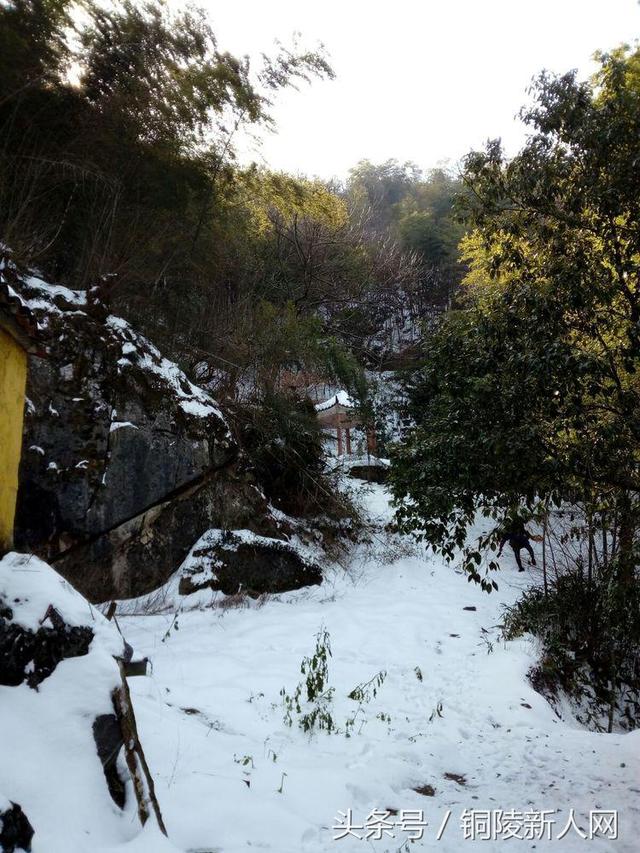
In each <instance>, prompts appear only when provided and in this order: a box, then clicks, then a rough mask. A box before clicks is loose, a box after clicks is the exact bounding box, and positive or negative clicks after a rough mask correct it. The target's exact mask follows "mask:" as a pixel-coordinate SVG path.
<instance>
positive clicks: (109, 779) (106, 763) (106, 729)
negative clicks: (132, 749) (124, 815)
mask: <svg viewBox="0 0 640 853" xmlns="http://www.w3.org/2000/svg"><path fill="white" fill-rule="evenodd" d="M93 740H94V741H95V745H96V751H97V753H98V758H99V759H100V762H101V764H102V769H103V771H104V777H105V780H106V783H107V788H108V789H109V794H110V795H111V799H112V800H113V802H114V803H115V804H116V805H117V806H118V808H121V809H123V808H124V806H125V800H126V788H125V783H124V780H123V779H122V778H121V776H120V773H119V772H118V753H119V752H120V750H121V749H122V744H123V741H122V731H121V729H120V723H119V722H118V718H117V717H116V715H115V714H99V715H98V716H97V717H96V718H95V720H94V721H93Z"/></svg>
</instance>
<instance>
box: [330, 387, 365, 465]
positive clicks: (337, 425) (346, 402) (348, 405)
mask: <svg viewBox="0 0 640 853" xmlns="http://www.w3.org/2000/svg"><path fill="white" fill-rule="evenodd" d="M315 408H316V412H317V413H318V421H319V423H320V425H321V426H322V428H323V429H324V430H325V431H329V432H331V433H333V431H334V430H335V434H336V441H337V455H338V456H343V455H344V454H346V455H347V456H351V454H352V452H353V447H352V441H351V438H352V430H354V429H356V428H360V429H362V430H364V431H365V433H366V436H367V453H368V454H370V455H375V452H376V434H375V431H374V430H373V429H371V428H369V427H367V425H365V424H364V423H363V422H362V419H361V417H360V416H359V413H358V409H357V407H356V404H355V403H354V402H353V400H352V399H351V397H349V395H348V394H347V392H346V391H338V393H337V394H334V395H333V396H332V397H329V399H328V400H325V401H324V402H323V403H317V404H316V407H315Z"/></svg>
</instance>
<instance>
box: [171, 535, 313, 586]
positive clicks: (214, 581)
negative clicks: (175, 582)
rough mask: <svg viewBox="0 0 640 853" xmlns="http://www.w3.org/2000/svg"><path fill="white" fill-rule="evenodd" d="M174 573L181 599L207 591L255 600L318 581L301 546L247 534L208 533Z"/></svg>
mask: <svg viewBox="0 0 640 853" xmlns="http://www.w3.org/2000/svg"><path fill="white" fill-rule="evenodd" d="M178 574H179V577H180V581H179V592H180V594H181V595H190V594H192V593H194V592H197V591H199V590H202V589H212V590H220V591H221V592H223V593H225V595H232V594H235V593H238V592H246V593H248V594H249V595H254V596H255V595H260V594H262V593H265V592H269V593H278V592H286V591H288V590H292V589H299V588H300V587H303V586H312V585H315V584H320V583H321V582H322V572H321V570H320V568H319V567H318V566H317V565H316V564H315V563H314V562H313V561H312V560H311V559H309V557H308V556H307V554H305V553H304V552H303V549H302V547H301V546H299V545H297V544H293V543H290V542H285V541H282V540H281V539H274V538H271V537H267V536H258V535H257V534H255V533H253V532H252V531H250V530H219V529H212V530H208V531H207V532H206V533H205V534H204V535H203V536H201V537H200V539H199V540H198V541H197V542H196V544H195V545H194V546H193V548H192V549H191V552H190V553H189V556H188V557H187V559H186V560H185V561H184V563H183V564H182V566H181V567H180V569H179V572H178Z"/></svg>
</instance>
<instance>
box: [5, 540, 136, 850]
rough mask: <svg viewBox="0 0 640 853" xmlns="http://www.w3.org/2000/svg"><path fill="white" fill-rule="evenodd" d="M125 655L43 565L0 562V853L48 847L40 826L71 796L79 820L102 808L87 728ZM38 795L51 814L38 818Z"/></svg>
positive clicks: (109, 627)
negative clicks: (35, 842) (49, 806)
mask: <svg viewBox="0 0 640 853" xmlns="http://www.w3.org/2000/svg"><path fill="white" fill-rule="evenodd" d="M124 653H125V644H124V642H123V639H122V636H121V635H120V633H119V632H118V630H117V628H116V626H115V625H114V624H113V623H112V622H108V621H107V619H105V617H104V616H103V615H102V614H101V613H100V612H99V611H98V610H97V609H96V608H93V607H91V606H90V605H89V603H88V602H87V601H86V599H84V598H83V597H82V596H81V595H79V594H78V593H77V592H76V590H74V589H73V588H72V587H71V585H70V584H69V583H67V582H66V581H65V580H64V579H63V578H62V577H61V576H60V575H59V574H58V573H57V572H56V571H54V570H53V569H52V568H51V567H50V566H48V565H47V564H46V563H44V562H43V561H42V560H39V559H38V558H37V557H34V556H30V555H25V554H17V553H9V554H7V555H6V556H5V557H3V558H2V559H1V560H0V694H1V696H0V754H1V755H2V762H0V792H2V794H1V795H0V850H16V851H17V850H29V849H30V846H29V845H30V843H31V836H32V835H33V834H34V830H35V837H36V839H39V848H38V849H47V843H46V838H47V835H48V832H49V831H50V830H51V826H48V825H47V821H48V820H56V821H59V820H60V815H61V814H64V811H63V805H66V806H67V809H68V806H69V802H68V801H67V797H68V796H70V795H71V794H70V792H72V791H73V792H75V794H74V796H75V797H76V800H75V801H74V802H73V807H74V809H77V810H78V811H80V812H82V814H81V815H79V818H80V820H81V821H83V822H88V821H90V820H91V819H93V817H94V816H93V814H92V810H93V809H95V808H100V807H102V808H103V809H104V810H105V811H106V809H107V808H108V807H109V806H108V803H105V800H106V797H107V796H108V789H107V786H106V784H105V783H104V782H103V780H102V777H103V773H102V767H101V763H100V759H101V758H102V756H101V755H100V752H99V750H98V749H97V748H95V747H93V744H92V740H93V734H94V732H95V724H94V721H96V720H98V719H102V718H104V716H105V715H108V714H109V713H112V712H113V704H112V696H113V694H114V691H115V690H117V689H118V688H119V686H120V682H121V677H120V669H119V666H118V663H117V661H116V660H115V658H117V657H122V656H123V654H124ZM25 684H26V685H28V686H29V687H31V688H32V689H31V690H25ZM63 768H64V771H63ZM36 778H37V779H39V780H40V782H41V785H39V786H38V785H37V786H34V785H33V784H32V782H33V779H36ZM91 780H94V782H95V784H93V783H92V782H91ZM84 789H87V790H86V797H84V799H83V797H82V796H79V791H83V790H84ZM101 792H104V798H103V797H101ZM43 797H46V798H47V801H48V802H54V803H55V804H56V806H57V807H58V808H57V807H54V808H52V809H51V810H49V809H46V810H44V811H43V809H42V807H41V805H42V798H43ZM16 801H18V802H20V805H21V806H22V808H23V809H24V813H23V812H22V810H21V809H20V808H19V807H17V806H16V805H15V802H16ZM101 802H102V806H101V805H100V804H101ZM121 805H124V801H122V803H121ZM3 806H5V807H3ZM25 814H26V815H27V816H28V817H29V820H27V817H25ZM65 820H67V816H66V815H65ZM29 821H31V822H32V824H33V829H32V828H31V824H30V822H29ZM74 849H76V848H75V847H74Z"/></svg>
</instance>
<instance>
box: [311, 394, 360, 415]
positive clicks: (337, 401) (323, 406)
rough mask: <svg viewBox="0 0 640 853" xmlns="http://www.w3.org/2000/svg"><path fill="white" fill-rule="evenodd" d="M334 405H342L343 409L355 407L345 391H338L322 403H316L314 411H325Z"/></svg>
mask: <svg viewBox="0 0 640 853" xmlns="http://www.w3.org/2000/svg"><path fill="white" fill-rule="evenodd" d="M334 406H342V407H343V408H345V409H355V408H356V404H355V403H354V401H353V400H352V399H351V397H350V396H349V395H348V394H347V392H346V391H338V393H337V394H334V395H333V397H329V399H328V400H325V401H324V402H323V403H316V412H326V411H328V410H329V409H333V407H334Z"/></svg>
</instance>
